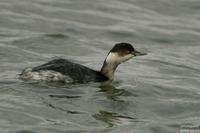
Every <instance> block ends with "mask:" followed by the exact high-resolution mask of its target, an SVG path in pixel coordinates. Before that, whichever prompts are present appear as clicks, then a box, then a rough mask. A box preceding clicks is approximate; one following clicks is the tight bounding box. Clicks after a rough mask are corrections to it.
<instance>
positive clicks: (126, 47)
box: [110, 42, 135, 52]
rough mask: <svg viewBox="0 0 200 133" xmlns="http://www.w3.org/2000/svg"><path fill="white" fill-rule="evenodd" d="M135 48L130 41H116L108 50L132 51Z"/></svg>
mask: <svg viewBox="0 0 200 133" xmlns="http://www.w3.org/2000/svg"><path fill="white" fill-rule="evenodd" d="M134 50H135V49H134V48H133V46H132V45H131V44H130V43H124V42H122V43H117V44H115V46H114V47H113V48H112V49H111V50H110V52H120V51H130V52H133V51H134Z"/></svg>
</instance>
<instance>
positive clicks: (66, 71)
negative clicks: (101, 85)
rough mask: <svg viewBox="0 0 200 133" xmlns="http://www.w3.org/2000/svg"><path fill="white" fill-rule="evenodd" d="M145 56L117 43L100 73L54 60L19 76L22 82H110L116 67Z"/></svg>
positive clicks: (27, 69) (126, 45) (24, 71)
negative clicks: (133, 58)
mask: <svg viewBox="0 0 200 133" xmlns="http://www.w3.org/2000/svg"><path fill="white" fill-rule="evenodd" d="M141 55H145V54H144V53H141V52H138V51H136V50H135V49H134V47H133V46H132V45H131V44H129V43H117V44H115V45H114V47H113V48H112V49H111V50H110V51H109V53H108V55H107V56H106V58H105V60H104V63H103V66H102V68H101V70H100V71H96V70H93V69H90V68H88V67H86V66H83V65H80V64H77V63H73V62H71V61H69V60H66V59H54V60H52V61H49V62H47V63H45V64H42V65H40V66H36V67H33V68H26V69H24V70H23V72H22V73H21V74H20V78H21V79H23V80H37V81H48V82H54V81H55V82H65V83H87V82H104V81H112V80H113V78H114V73H115V70H116V69H117V67H118V65H119V64H121V63H123V62H125V61H127V60H129V59H131V58H132V57H134V56H141Z"/></svg>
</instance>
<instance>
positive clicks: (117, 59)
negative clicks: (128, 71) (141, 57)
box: [106, 52, 134, 64]
mask: <svg viewBox="0 0 200 133" xmlns="http://www.w3.org/2000/svg"><path fill="white" fill-rule="evenodd" d="M133 56H134V55H132V54H128V55H125V56H120V55H119V54H118V53H113V52H110V53H109V54H108V56H107V58H106V62H107V63H113V62H114V63H117V64H120V63H122V62H125V61H127V60H129V59H130V58H132V57H133Z"/></svg>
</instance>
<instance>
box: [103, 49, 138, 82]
mask: <svg viewBox="0 0 200 133" xmlns="http://www.w3.org/2000/svg"><path fill="white" fill-rule="evenodd" d="M133 56H134V55H132V54H128V55H125V56H120V55H119V54H118V53H114V52H110V53H109V54H108V56H107V57H106V60H105V61H104V64H103V66H102V68H101V73H102V74H103V75H104V76H106V77H107V78H109V79H110V80H112V79H113V77H114V72H115V70H116V69H117V66H118V65H119V64H120V63H122V62H124V61H127V60H129V59H130V58H132V57H133Z"/></svg>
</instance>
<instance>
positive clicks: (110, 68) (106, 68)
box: [100, 60, 119, 80]
mask: <svg viewBox="0 0 200 133" xmlns="http://www.w3.org/2000/svg"><path fill="white" fill-rule="evenodd" d="M118 65H119V63H116V62H106V60H105V61H104V63H103V66H102V68H101V71H100V73H101V74H103V75H104V76H106V77H107V78H108V79H109V80H113V77H114V73H115V70H116V69H117V66H118Z"/></svg>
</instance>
